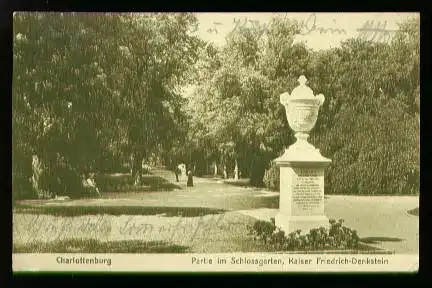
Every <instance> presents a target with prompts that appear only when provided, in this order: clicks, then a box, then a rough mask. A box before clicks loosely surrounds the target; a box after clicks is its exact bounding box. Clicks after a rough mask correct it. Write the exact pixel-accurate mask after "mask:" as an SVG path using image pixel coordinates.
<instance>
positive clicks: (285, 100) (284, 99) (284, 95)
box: [279, 92, 290, 107]
mask: <svg viewBox="0 0 432 288" xmlns="http://www.w3.org/2000/svg"><path fill="white" fill-rule="evenodd" d="M289 97H290V94H289V93H288V92H285V93H282V94H281V95H280V96H279V100H280V103H281V104H282V105H284V106H285V107H288V104H289Z"/></svg>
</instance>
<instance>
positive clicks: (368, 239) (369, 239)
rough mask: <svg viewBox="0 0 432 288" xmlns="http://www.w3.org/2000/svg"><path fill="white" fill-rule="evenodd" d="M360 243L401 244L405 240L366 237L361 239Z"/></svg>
mask: <svg viewBox="0 0 432 288" xmlns="http://www.w3.org/2000/svg"><path fill="white" fill-rule="evenodd" d="M360 241H361V242H363V243H366V244H379V243H380V242H400V241H403V239H401V238H392V237H364V238H361V239H360Z"/></svg>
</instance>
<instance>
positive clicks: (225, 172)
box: [223, 164, 228, 179]
mask: <svg viewBox="0 0 432 288" xmlns="http://www.w3.org/2000/svg"><path fill="white" fill-rule="evenodd" d="M223 176H224V179H227V178H228V173H227V170H226V165H225V164H224V166H223Z"/></svg>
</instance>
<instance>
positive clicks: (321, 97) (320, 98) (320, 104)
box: [316, 94, 325, 106]
mask: <svg viewBox="0 0 432 288" xmlns="http://www.w3.org/2000/svg"><path fill="white" fill-rule="evenodd" d="M316 97H317V99H318V106H322V105H323V104H324V101H325V98H324V95H323V94H318V95H316Z"/></svg>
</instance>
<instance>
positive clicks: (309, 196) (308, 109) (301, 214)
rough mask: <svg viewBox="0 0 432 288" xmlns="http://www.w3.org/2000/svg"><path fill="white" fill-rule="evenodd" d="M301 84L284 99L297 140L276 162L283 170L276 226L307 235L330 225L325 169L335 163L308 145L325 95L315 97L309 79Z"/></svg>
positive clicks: (284, 96)
mask: <svg viewBox="0 0 432 288" xmlns="http://www.w3.org/2000/svg"><path fill="white" fill-rule="evenodd" d="M298 82H299V84H300V85H299V86H297V87H296V88H294V90H293V91H292V93H291V95H290V94H289V93H283V94H281V95H280V102H281V104H282V105H284V106H285V111H286V117H287V120H288V124H289V126H290V127H291V129H292V130H293V131H294V133H295V137H296V139H297V140H296V142H295V143H294V144H292V145H291V146H290V147H288V148H287V149H286V150H285V153H284V154H283V155H282V156H281V157H279V158H277V159H275V160H274V161H275V163H276V165H277V166H278V167H279V169H280V200H279V201H280V203H279V213H278V214H277V215H276V217H275V222H276V226H278V227H279V228H281V229H282V230H283V231H285V233H291V232H294V231H296V230H299V229H300V230H302V233H307V232H309V230H310V229H312V228H319V227H326V228H327V227H328V225H329V221H328V218H327V217H326V216H325V214H324V169H325V167H326V166H328V165H329V164H330V163H331V160H330V159H327V158H325V157H323V156H322V155H321V153H320V151H319V150H318V149H316V148H315V147H314V146H313V145H312V144H311V143H309V142H308V141H307V139H308V137H309V132H310V130H311V129H312V128H313V127H314V126H315V123H316V121H317V118H318V112H319V108H320V107H321V105H322V104H323V103H324V95H322V94H318V95H316V96H315V95H314V93H313V91H312V89H311V88H309V87H308V86H307V85H306V82H307V79H306V77H305V76H300V78H299V79H298Z"/></svg>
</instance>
